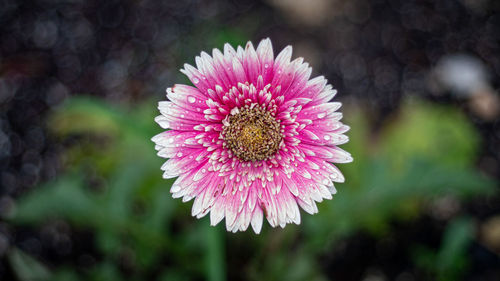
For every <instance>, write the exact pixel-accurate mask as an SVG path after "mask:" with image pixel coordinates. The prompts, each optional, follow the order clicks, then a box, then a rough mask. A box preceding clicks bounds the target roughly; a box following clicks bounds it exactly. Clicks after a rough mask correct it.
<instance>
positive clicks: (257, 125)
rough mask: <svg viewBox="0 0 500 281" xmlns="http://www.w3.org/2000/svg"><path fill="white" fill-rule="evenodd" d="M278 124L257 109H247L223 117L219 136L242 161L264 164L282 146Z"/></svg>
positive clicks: (234, 111) (254, 107) (248, 107)
mask: <svg viewBox="0 0 500 281" xmlns="http://www.w3.org/2000/svg"><path fill="white" fill-rule="evenodd" d="M280 129H281V126H280V123H279V121H276V119H275V118H274V117H273V116H272V115H271V114H270V113H269V112H268V111H267V110H265V109H263V108H262V107H260V106H259V105H255V104H252V105H251V106H248V105H246V106H245V107H242V108H240V109H236V110H233V111H231V114H230V115H228V117H226V119H225V122H224V127H223V131H222V134H223V136H224V140H225V141H226V145H227V146H228V147H229V149H231V151H232V152H233V154H234V155H236V157H238V158H239V159H241V160H243V161H261V160H266V159H267V158H268V157H269V156H271V155H273V154H274V153H275V152H276V151H278V148H279V146H280V143H281V139H282V136H281V132H280Z"/></svg>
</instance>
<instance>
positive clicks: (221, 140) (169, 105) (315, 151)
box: [152, 39, 352, 233]
mask: <svg viewBox="0 0 500 281" xmlns="http://www.w3.org/2000/svg"><path fill="white" fill-rule="evenodd" d="M291 56H292V47H291V46H288V47H286V48H285V49H284V50H283V51H281V53H279V55H278V56H277V57H276V58H274V55H273V48H272V45H271V41H270V40H269V39H264V40H262V41H261V42H260V43H259V45H258V47H257V49H254V47H253V45H252V43H251V42H248V43H247V45H246V47H245V49H243V48H242V47H240V46H238V48H237V50H234V49H233V48H232V47H231V46H230V45H229V44H225V45H224V53H222V52H221V51H219V50H218V49H214V50H213V52H212V56H210V55H208V54H207V53H205V52H202V53H201V55H200V56H198V57H196V66H197V67H196V68H195V67H193V66H191V65H189V64H185V65H184V69H182V70H181V72H183V73H184V74H185V75H187V77H188V78H189V79H190V80H191V82H192V83H193V84H194V87H192V86H187V85H174V86H173V87H172V88H168V89H167V98H168V99H169V101H161V102H160V103H159V106H158V108H159V110H160V112H161V115H160V116H158V117H156V119H155V120H156V122H158V124H159V125H160V126H161V127H162V128H164V129H170V130H168V131H165V132H163V133H160V134H158V135H156V136H155V137H153V139H152V140H153V141H154V142H155V143H156V149H157V150H158V155H159V156H161V157H164V158H169V159H168V160H167V161H166V162H165V164H163V166H162V167H161V169H162V170H163V171H164V174H163V177H164V178H174V177H178V178H177V179H176V181H175V182H174V184H173V185H172V188H171V192H172V193H173V197H174V198H180V197H182V199H183V202H186V201H189V200H191V199H193V198H194V203H193V207H192V215H193V216H196V217H197V218H201V217H203V216H205V215H206V214H208V213H209V212H210V222H211V224H212V225H216V224H218V223H219V222H220V221H221V220H222V219H223V218H226V228H227V230H228V231H233V232H236V231H238V230H240V231H244V230H246V229H247V228H248V226H249V225H250V224H251V225H252V228H253V230H254V231H255V232H256V233H259V232H260V230H261V227H262V221H263V217H266V218H267V220H268V222H269V224H270V225H271V226H273V227H276V226H278V225H279V226H281V227H284V226H285V225H286V224H287V223H292V222H293V223H296V224H300V212H299V208H298V206H300V207H302V209H304V210H305V211H306V212H308V213H310V214H314V213H316V212H317V211H318V209H317V207H316V202H321V201H322V200H323V198H325V199H331V198H332V194H335V193H336V190H335V187H334V185H333V182H343V181H344V177H343V176H342V174H341V173H340V171H339V170H338V169H337V167H335V165H333V164H332V163H346V162H351V161H352V158H351V156H350V154H349V153H347V152H346V151H344V150H342V149H340V148H338V147H337V146H338V145H340V144H343V143H346V142H347V141H348V137H347V136H345V135H344V133H345V132H346V131H347V130H349V127H348V126H346V125H343V124H342V123H341V122H340V119H341V118H342V113H340V112H336V111H337V110H338V109H339V108H340V106H341V104H340V103H339V102H330V100H332V98H333V97H334V96H335V94H336V93H337V91H336V90H334V89H332V86H331V85H328V84H327V81H326V79H325V78H324V77H322V76H319V77H316V78H314V79H310V75H311V71H312V69H311V67H309V65H308V64H307V63H304V62H303V58H297V59H295V60H293V61H290V59H291Z"/></svg>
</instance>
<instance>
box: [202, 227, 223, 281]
mask: <svg viewBox="0 0 500 281" xmlns="http://www.w3.org/2000/svg"><path fill="white" fill-rule="evenodd" d="M205 233H206V235H205V237H206V246H207V251H206V255H205V259H206V260H205V266H206V275H207V280H209V281H224V280H226V275H225V272H226V263H225V245H224V233H223V232H222V230H221V228H220V226H219V227H212V226H210V225H209V224H208V223H207V224H205Z"/></svg>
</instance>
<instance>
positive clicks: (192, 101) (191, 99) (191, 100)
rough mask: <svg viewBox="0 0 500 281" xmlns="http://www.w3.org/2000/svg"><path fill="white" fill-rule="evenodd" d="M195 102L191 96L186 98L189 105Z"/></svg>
mask: <svg viewBox="0 0 500 281" xmlns="http://www.w3.org/2000/svg"><path fill="white" fill-rule="evenodd" d="M195 101H196V98H195V97H193V96H188V102H189V103H194V102H195Z"/></svg>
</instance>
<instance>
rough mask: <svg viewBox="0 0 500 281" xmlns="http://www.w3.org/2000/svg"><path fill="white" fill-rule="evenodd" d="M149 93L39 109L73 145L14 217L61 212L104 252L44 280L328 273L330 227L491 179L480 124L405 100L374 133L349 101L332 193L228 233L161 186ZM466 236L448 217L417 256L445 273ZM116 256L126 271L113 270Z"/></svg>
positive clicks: (29, 220) (379, 229)
mask: <svg viewBox="0 0 500 281" xmlns="http://www.w3.org/2000/svg"><path fill="white" fill-rule="evenodd" d="M153 104H155V103H154V102H146V103H144V104H142V105H139V106H134V107H129V108H124V107H123V108H122V107H115V106H110V105H108V104H105V103H104V102H103V101H100V100H97V99H91V98H81V97H80V98H73V99H71V100H70V101H68V102H67V103H66V104H65V105H64V106H63V107H61V108H60V109H59V110H58V111H57V112H55V113H54V114H53V116H52V117H51V118H50V120H49V121H48V126H49V128H50V129H51V130H52V131H53V133H54V135H55V136H58V137H60V138H62V139H67V138H69V137H71V138H72V139H73V140H74V142H75V143H76V144H78V145H72V146H71V147H70V148H69V149H68V151H67V152H66V154H65V155H64V159H65V164H66V167H67V169H66V173H65V174H64V175H63V176H61V177H59V178H58V179H57V180H55V181H53V182H48V183H46V184H45V185H43V186H40V187H39V188H37V189H35V190H34V191H33V192H31V193H29V194H27V195H26V196H25V197H24V198H22V199H21V200H20V201H19V205H18V206H17V211H16V212H15V214H14V216H13V218H12V221H13V222H14V223H18V224H27V225H41V224H44V223H46V222H48V221H50V220H54V219H63V220H66V221H68V222H70V223H71V224H72V225H73V227H74V228H76V229H90V230H91V231H92V232H93V233H94V234H95V241H94V242H95V247H96V248H97V250H98V252H99V253H101V254H102V258H100V260H98V263H97V264H96V265H95V266H93V267H91V268H88V269H76V268H74V267H72V266H73V265H72V264H70V263H68V264H64V265H62V267H61V268H56V269H55V270H54V272H53V273H51V274H53V276H52V278H50V280H151V276H160V277H159V278H158V279H157V280H189V279H207V280H224V279H225V278H226V276H227V272H228V270H227V269H228V268H229V269H230V270H229V272H230V274H231V272H232V274H233V275H234V274H236V275H237V276H239V278H238V279H245V278H246V279H248V280H326V278H325V276H323V274H322V271H321V269H320V257H321V255H323V254H325V253H326V252H328V251H329V250H331V249H332V246H334V243H335V242H336V241H339V239H342V238H345V237H347V236H348V235H350V234H352V233H353V232H355V231H360V230H362V231H368V232H370V233H372V234H373V235H375V236H380V237H382V236H383V235H385V234H387V233H388V232H389V231H390V230H391V229H390V224H389V223H390V222H391V221H394V220H409V219H412V218H415V217H417V216H418V215H419V214H420V213H421V212H422V210H423V206H424V204H423V203H425V202H429V201H430V200H434V199H437V198H439V197H441V196H445V195H446V196H453V197H455V198H457V199H460V200H467V199H469V198H471V197H472V196H475V195H486V194H489V193H491V192H493V188H492V187H493V185H494V183H493V182H492V181H491V180H489V179H487V178H485V177H483V176H482V175H481V174H480V173H479V172H478V171H476V170H475V169H474V168H473V167H474V161H475V155H476V153H477V148H478V144H479V140H478V136H477V134H476V132H475V131H474V128H472V126H471V125H470V124H469V123H468V122H467V120H466V118H465V117H464V116H463V115H462V114H461V113H460V112H459V111H458V110H456V109H454V108H451V107H446V106H436V105H432V104H428V103H424V102H421V101H408V102H407V103H405V105H404V106H403V108H402V109H401V111H400V113H399V115H398V116H395V117H394V118H393V119H392V120H391V121H390V122H389V123H388V124H387V125H386V126H384V127H383V128H382V130H381V131H380V132H378V133H377V134H375V133H374V132H372V131H371V126H370V124H369V120H370V118H369V116H366V115H365V114H364V113H363V112H362V111H361V110H360V109H359V108H355V107H347V108H345V109H344V110H343V111H344V112H345V115H346V123H347V124H349V125H350V126H351V131H350V132H349V136H350V139H351V141H350V142H349V143H348V144H346V145H344V146H343V148H344V149H346V150H347V151H349V152H351V153H352V155H353V157H354V162H353V163H351V164H347V165H343V166H341V167H340V168H341V169H342V170H343V172H344V174H345V177H346V183H345V184H341V185H338V187H339V193H338V194H337V195H335V196H334V199H333V200H332V201H329V202H324V203H321V204H319V208H320V211H319V214H317V215H315V216H309V215H307V214H305V213H304V212H303V213H302V215H303V220H302V221H303V223H302V225H300V226H295V225H289V226H287V227H286V228H285V229H284V230H282V229H270V228H269V227H264V229H263V233H262V234H261V235H258V236H256V235H254V234H253V233H251V232H246V233H238V234H230V233H226V232H225V230H224V226H223V225H219V226H217V227H215V228H214V227H210V226H209V222H208V220H207V219H206V218H204V219H202V220H201V221H197V220H196V219H194V218H191V217H190V211H189V208H190V207H191V203H188V204H183V203H181V202H180V200H174V199H172V198H171V197H170V193H169V187H170V185H171V184H172V182H173V181H172V180H168V181H166V180H163V179H162V178H161V171H160V166H161V163H162V161H163V160H162V159H160V158H159V157H157V156H156V155H155V151H154V148H153V143H152V142H151V141H150V138H151V137H152V136H153V135H155V134H156V133H158V132H160V129H159V128H158V127H157V126H156V124H155V123H154V122H153V118H154V116H155V114H156V110H155V109H154V106H152V105H153ZM472 236H473V234H472V233H471V222H470V220H459V221H458V222H457V221H454V222H453V223H452V224H450V226H449V227H448V230H447V231H446V233H445V237H444V238H443V245H442V247H441V249H439V251H438V252H436V253H434V252H433V251H432V250H429V249H425V248H420V250H416V254H415V262H416V265H417V266H418V267H420V268H422V269H423V270H426V271H428V272H430V274H433V275H436V276H438V277H439V280H443V281H446V280H455V279H453V278H455V277H457V274H460V273H461V271H459V270H455V269H456V268H459V267H461V266H462V265H464V264H466V254H465V250H464V249H466V247H467V245H468V241H470V240H471V239H473V237H472ZM410 246H411V245H410ZM413 246H415V247H417V249H418V245H413ZM25 255H26V254H20V252H19V251H18V250H16V251H13V252H12V254H11V260H12V262H11V266H12V267H14V269H15V270H14V271H15V272H21V271H23V272H24V271H26V269H25V268H26V267H29V268H32V269H33V270H42V269H39V268H44V267H43V266H41V265H39V266H30V264H32V263H33V262H34V260H33V259H32V258H29V259H28V258H20V257H23V256H25ZM235 255H236V256H235ZM123 256H127V257H128V258H129V259H130V262H129V264H128V267H130V268H129V269H128V270H129V271H130V272H131V273H127V274H125V273H124V272H123V270H121V265H120V260H121V259H122V258H123ZM422 260H424V261H425V262H422ZM242 265H244V266H242ZM235 267H236V268H235ZM44 270H45V269H43V270H42V271H44ZM28 271H29V270H28ZM457 272H458V273H457ZM152 274H154V275H152ZM23 276H24V275H23ZM23 276H22V275H20V274H18V278H19V279H20V280H22V281H25V280H33V279H30V278H29V277H23ZM40 276H50V274H49V273H48V272H47V275H43V274H42V275H40ZM37 280H49V278H48V277H47V278H40V279H37Z"/></svg>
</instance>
